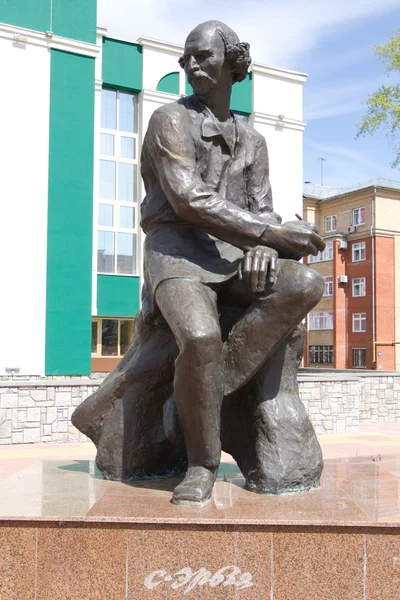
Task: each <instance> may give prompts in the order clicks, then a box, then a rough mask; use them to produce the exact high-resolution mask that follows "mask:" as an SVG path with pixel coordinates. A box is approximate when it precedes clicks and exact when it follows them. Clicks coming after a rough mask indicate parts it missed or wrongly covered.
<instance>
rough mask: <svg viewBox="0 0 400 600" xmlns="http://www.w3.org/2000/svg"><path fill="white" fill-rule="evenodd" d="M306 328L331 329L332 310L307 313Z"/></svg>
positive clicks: (313, 329) (312, 329) (314, 329)
mask: <svg viewBox="0 0 400 600" xmlns="http://www.w3.org/2000/svg"><path fill="white" fill-rule="evenodd" d="M308 329H309V330H310V331H316V330H318V329H333V312H311V313H310V314H309V315H308Z"/></svg>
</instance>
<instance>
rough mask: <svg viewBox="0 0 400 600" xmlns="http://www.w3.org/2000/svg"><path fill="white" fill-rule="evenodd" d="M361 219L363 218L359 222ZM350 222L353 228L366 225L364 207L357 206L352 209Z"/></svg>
mask: <svg viewBox="0 0 400 600" xmlns="http://www.w3.org/2000/svg"><path fill="white" fill-rule="evenodd" d="M355 215H357V219H356V218H355ZM361 218H363V219H364V220H363V221H361V220H360V219H361ZM356 220H357V223H356ZM351 221H352V225H354V227H359V226H360V225H365V223H366V219H365V206H359V207H358V208H353V209H352V211H351Z"/></svg>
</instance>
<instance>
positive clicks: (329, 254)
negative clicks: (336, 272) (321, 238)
mask: <svg viewBox="0 0 400 600" xmlns="http://www.w3.org/2000/svg"><path fill="white" fill-rule="evenodd" d="M325 260H333V242H328V243H327V245H326V248H325V250H324V251H323V252H319V253H318V255H317V256H313V255H312V254H310V255H309V257H308V264H311V263H316V262H322V261H325Z"/></svg>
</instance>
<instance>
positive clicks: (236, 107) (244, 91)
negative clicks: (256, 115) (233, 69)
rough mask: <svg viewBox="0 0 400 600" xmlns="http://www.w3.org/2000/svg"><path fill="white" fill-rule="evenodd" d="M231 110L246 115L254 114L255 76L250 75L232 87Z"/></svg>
mask: <svg viewBox="0 0 400 600" xmlns="http://www.w3.org/2000/svg"><path fill="white" fill-rule="evenodd" d="M231 110H233V111H235V112H240V113H243V114H245V115H251V113H252V112H253V75H252V73H249V74H248V75H247V77H246V79H244V80H243V81H241V82H240V83H235V85H234V86H233V87H232V97H231Z"/></svg>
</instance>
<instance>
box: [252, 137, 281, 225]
mask: <svg viewBox="0 0 400 600" xmlns="http://www.w3.org/2000/svg"><path fill="white" fill-rule="evenodd" d="M252 142H253V148H252V150H253V152H252V157H253V160H252V161H251V164H250V165H249V168H248V178H247V195H248V197H249V198H250V209H251V212H253V213H254V214H256V215H260V214H263V213H269V216H270V217H271V219H274V220H275V221H276V222H277V223H281V222H282V219H281V217H280V216H279V215H277V214H276V213H275V212H273V210H274V209H273V203H272V189H271V184H270V181H269V159H268V150H267V144H266V142H265V138H264V137H263V136H262V135H261V134H259V133H256V135H255V138H253V140H252Z"/></svg>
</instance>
